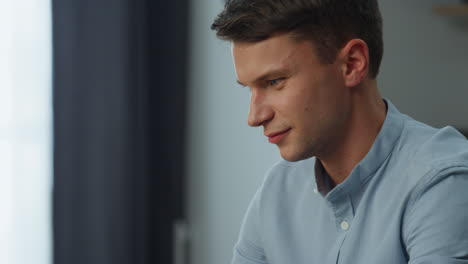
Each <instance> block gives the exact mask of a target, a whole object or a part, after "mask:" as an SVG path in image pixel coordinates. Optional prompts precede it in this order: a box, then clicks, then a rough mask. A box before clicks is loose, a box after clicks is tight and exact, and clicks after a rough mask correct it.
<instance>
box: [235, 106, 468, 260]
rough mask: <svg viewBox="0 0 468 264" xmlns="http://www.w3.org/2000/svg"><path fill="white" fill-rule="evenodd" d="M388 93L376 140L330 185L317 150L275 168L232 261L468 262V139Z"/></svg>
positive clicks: (246, 220) (260, 192)
mask: <svg viewBox="0 0 468 264" xmlns="http://www.w3.org/2000/svg"><path fill="white" fill-rule="evenodd" d="M386 102H387V104H388V110H387V116H386V119H385V122H384V124H383V126H382V128H381V131H380V132H379V134H378V136H377V138H376V140H375V141H374V144H373V146H372V148H371V149H370V151H369V153H368V154H367V155H366V156H365V157H364V159H363V160H362V161H361V162H359V163H358V164H357V165H356V167H355V168H354V169H353V171H352V172H351V174H350V175H349V177H348V178H347V179H346V180H345V181H344V182H343V183H341V184H339V185H337V186H336V187H334V188H333V186H330V180H328V176H327V175H326V173H325V172H324V170H323V169H322V167H321V165H320V162H319V160H317V159H316V158H310V159H307V160H303V161H299V162H287V161H280V162H279V163H277V164H276V165H274V166H273V168H271V169H270V171H269V172H268V173H267V175H266V177H265V180H264V182H263V184H262V186H261V187H260V188H259V190H258V191H257V193H256V194H255V196H254V198H253V200H252V202H251V204H250V206H249V208H248V210H247V213H246V215H245V218H244V221H243V224H242V228H241V232H240V236H239V241H238V243H237V244H236V246H235V248H234V257H233V260H232V263H233V264H258V263H268V264H332V263H333V264H335V263H343V264H367V263H369V264H400V263H411V264H455V263H457V264H458V263H468V141H467V140H466V139H465V137H464V136H462V135H461V134H460V133H458V132H457V131H456V130H455V129H453V128H451V127H446V128H442V129H435V128H432V127H430V126H428V125H425V124H423V123H420V122H417V121H415V120H413V119H411V118H410V117H408V116H406V115H403V114H401V113H400V112H398V110H397V109H396V108H395V106H394V105H392V103H390V102H389V101H386ZM316 163H317V164H316Z"/></svg>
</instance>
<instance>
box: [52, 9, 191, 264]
mask: <svg viewBox="0 0 468 264" xmlns="http://www.w3.org/2000/svg"><path fill="white" fill-rule="evenodd" d="M52 2H53V35H54V39H53V44H54V51H53V54H54V59H53V61H54V79H53V84H54V94H53V101H54V105H53V106H54V188H53V190H54V193H53V231H54V234H53V238H54V263H55V264H75V263H76V264H78V263H79V264H83V263H86V264H94V263H95V264H123V263H129V264H130V263H131V264H140V263H141V264H143V263H162V264H170V263H173V254H172V253H173V251H174V249H173V244H174V240H173V226H174V222H175V221H176V220H178V219H184V204H183V201H184V195H183V194H184V188H183V186H184V178H183V173H184V167H183V164H184V161H183V156H184V155H183V149H184V131H185V129H184V124H185V93H186V92H185V87H186V81H185V80H186V75H187V70H186V65H187V52H186V51H187V40H188V36H187V33H188V32H187V27H188V19H187V17H188V16H187V14H188V0H179V1H152V0H146V1H144V0H53V1H52Z"/></svg>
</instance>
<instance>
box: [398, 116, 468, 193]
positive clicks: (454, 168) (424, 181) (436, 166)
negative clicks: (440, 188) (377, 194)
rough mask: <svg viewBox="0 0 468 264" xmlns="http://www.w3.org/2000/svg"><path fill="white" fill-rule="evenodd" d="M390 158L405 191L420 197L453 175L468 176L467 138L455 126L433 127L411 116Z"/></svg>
mask: <svg viewBox="0 0 468 264" xmlns="http://www.w3.org/2000/svg"><path fill="white" fill-rule="evenodd" d="M391 159H392V160H393V165H394V166H393V168H394V169H395V171H393V172H394V173H393V174H396V175H393V176H394V177H397V178H399V180H398V181H399V182H402V183H404V185H405V187H401V188H402V190H404V189H408V190H412V191H411V193H412V195H413V196H415V197H417V196H419V195H420V193H422V192H424V191H425V190H426V189H427V187H428V186H431V185H432V184H433V183H435V182H440V181H443V180H444V179H446V178H448V177H450V176H451V175H454V174H463V175H464V176H466V177H468V173H467V171H468V140H467V139H466V138H465V137H464V136H463V135H462V134H461V133H459V132H458V131H457V130H456V129H454V128H453V127H444V128H433V127H431V126H429V125H426V124H424V123H421V122H418V121H415V120H413V119H408V120H406V122H405V126H404V129H403V131H402V134H401V136H400V140H399V142H398V143H397V145H396V146H395V149H394V151H393V154H392V158H391ZM397 185H398V184H397Z"/></svg>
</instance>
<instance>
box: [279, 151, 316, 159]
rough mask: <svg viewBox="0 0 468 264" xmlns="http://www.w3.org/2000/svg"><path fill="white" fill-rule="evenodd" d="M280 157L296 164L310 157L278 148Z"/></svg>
mask: <svg viewBox="0 0 468 264" xmlns="http://www.w3.org/2000/svg"><path fill="white" fill-rule="evenodd" d="M280 155H281V157H282V158H283V159H284V160H286V161H289V162H296V161H301V160H305V159H308V158H310V156H308V155H305V154H304V153H301V152H297V151H287V150H281V148H280Z"/></svg>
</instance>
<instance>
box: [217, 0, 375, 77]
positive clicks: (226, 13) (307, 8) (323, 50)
mask: <svg viewBox="0 0 468 264" xmlns="http://www.w3.org/2000/svg"><path fill="white" fill-rule="evenodd" d="M211 29H213V30H216V35H217V36H218V37H219V38H221V39H224V40H229V41H244V42H257V41H261V40H265V39H267V38H269V37H270V36H272V35H273V34H276V33H287V32H292V33H294V36H296V37H297V38H298V39H310V40H312V41H314V44H315V46H316V47H317V52H318V56H319V58H320V60H321V62H322V63H333V62H334V61H335V59H336V55H337V52H338V51H339V49H341V48H342V47H343V45H344V44H346V42H347V41H349V40H351V39H352V38H360V39H362V40H364V41H365V42H366V43H367V45H368V47H369V57H370V65H369V68H370V69H369V71H370V72H369V73H370V76H371V77H372V78H374V79H375V78H376V77H377V75H378V73H379V67H380V63H381V61H382V56H383V39H382V16H381V14H380V11H379V6H378V3H377V0H227V1H226V4H225V6H224V10H223V11H222V12H221V13H220V14H219V15H218V16H217V17H216V19H215V20H214V22H213V24H212V25H211Z"/></svg>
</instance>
